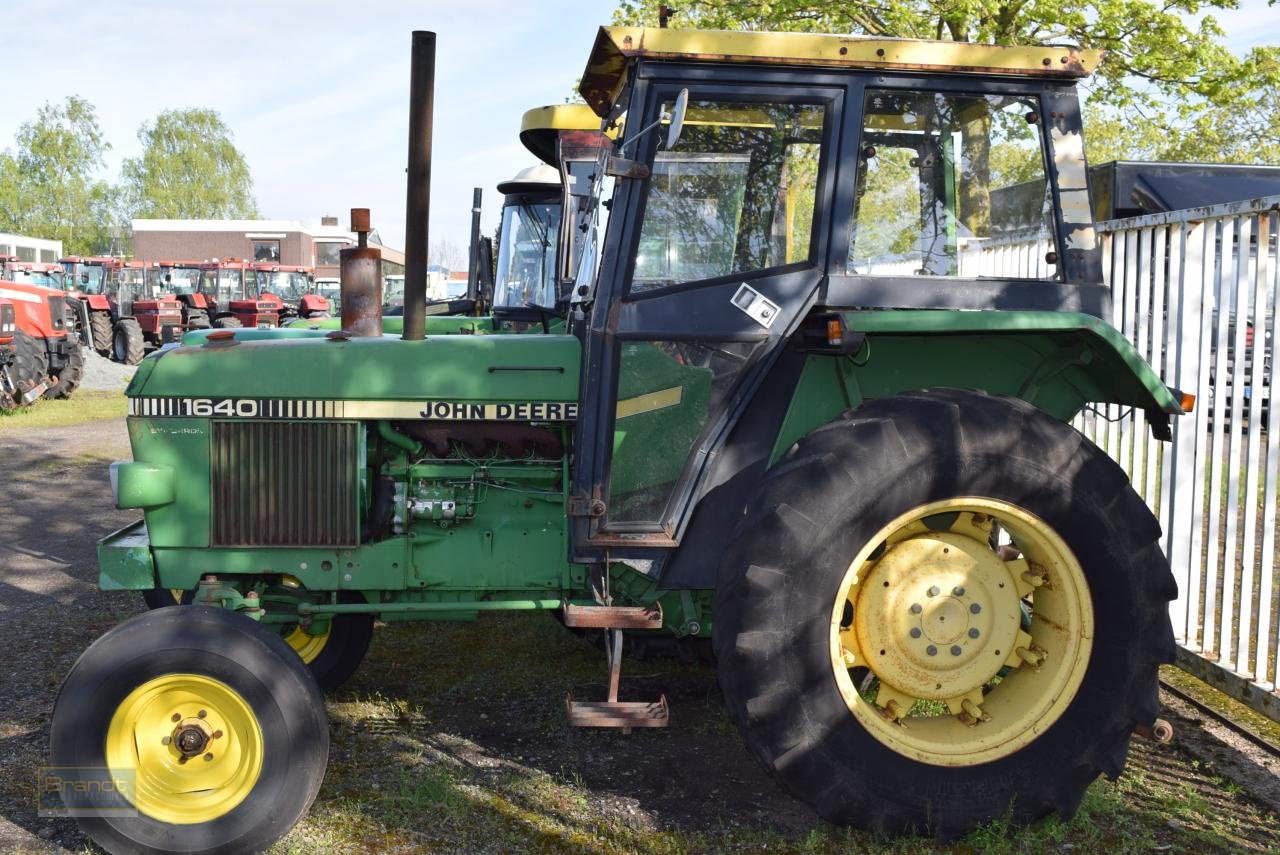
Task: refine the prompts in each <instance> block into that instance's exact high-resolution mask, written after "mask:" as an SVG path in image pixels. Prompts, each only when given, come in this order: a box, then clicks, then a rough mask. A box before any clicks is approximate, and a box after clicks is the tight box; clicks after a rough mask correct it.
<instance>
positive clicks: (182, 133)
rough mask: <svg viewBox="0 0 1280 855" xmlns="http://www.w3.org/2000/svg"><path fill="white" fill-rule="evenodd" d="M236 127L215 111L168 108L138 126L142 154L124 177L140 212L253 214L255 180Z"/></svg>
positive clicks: (177, 216)
mask: <svg viewBox="0 0 1280 855" xmlns="http://www.w3.org/2000/svg"><path fill="white" fill-rule="evenodd" d="M231 136H232V135H231V129H230V128H228V127H227V125H226V123H224V122H223V121H222V117H221V116H219V115H218V114H217V112H216V111H214V110H202V109H188V110H165V111H163V112H162V113H160V115H158V116H156V118H155V120H154V121H151V122H147V123H146V124H144V125H143V126H142V127H141V128H140V129H139V130H138V140H139V141H140V142H141V143H142V146H143V152H142V156H141V157H136V158H128V159H127V160H125V162H124V166H123V168H122V170H121V176H122V178H123V182H124V192H125V194H126V198H127V201H128V206H129V209H130V212H131V213H132V215H133V216H135V217H159V218H174V219H186V218H194V219H200V218H210V219H219V218H233V219H235V218H246V219H248V218H252V217H256V216H257V215H258V207H257V204H256V203H255V202H254V199H253V179H252V178H251V177H250V175H249V165H248V163H246V162H245V159H244V155H242V154H241V153H240V150H239V149H237V148H236V146H235V143H234V142H232V139H231Z"/></svg>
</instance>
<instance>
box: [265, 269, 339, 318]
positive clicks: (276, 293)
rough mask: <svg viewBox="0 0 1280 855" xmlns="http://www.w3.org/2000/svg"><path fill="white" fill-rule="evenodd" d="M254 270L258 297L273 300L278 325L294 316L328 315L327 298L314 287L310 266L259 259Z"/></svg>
mask: <svg viewBox="0 0 1280 855" xmlns="http://www.w3.org/2000/svg"><path fill="white" fill-rule="evenodd" d="M254 270H255V271H257V277H258V295H259V298H260V299H262V300H264V301H269V302H273V303H275V306H276V309H275V311H276V316H277V317H278V319H279V320H278V324H277V325H279V324H283V323H285V322H287V321H291V320H293V319H295V318H302V319H303V320H312V319H315V318H327V317H329V314H330V305H329V298H328V297H326V296H324V295H323V294H321V293H320V292H319V291H318V290H317V288H316V277H315V271H314V270H313V269H312V268H310V267H296V266H291V265H287V264H262V263H259V264H255V265H254Z"/></svg>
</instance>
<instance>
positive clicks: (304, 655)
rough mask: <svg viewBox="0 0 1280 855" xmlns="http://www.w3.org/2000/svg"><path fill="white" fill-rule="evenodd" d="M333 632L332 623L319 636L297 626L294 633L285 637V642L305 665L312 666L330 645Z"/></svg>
mask: <svg viewBox="0 0 1280 855" xmlns="http://www.w3.org/2000/svg"><path fill="white" fill-rule="evenodd" d="M331 632H333V623H332V622H330V624H329V626H328V628H327V629H325V631H324V632H322V633H320V634H319V635H311V634H309V633H307V632H306V631H305V630H304V629H303V628H302V627H300V626H295V627H294V628H293V631H292V632H290V633H289V634H288V635H286V636H285V637H284V640H285V643H286V644H288V645H289V646H290V647H292V648H293V650H294V652H295V653H297V654H298V657H299V658H300V659H301V660H302V661H303V662H304V663H306V664H307V665H310V664H311V663H312V662H314V661H315V660H316V657H317V656H319V655H320V651H322V650H324V648H325V645H326V644H328V643H329V634H330V633H331Z"/></svg>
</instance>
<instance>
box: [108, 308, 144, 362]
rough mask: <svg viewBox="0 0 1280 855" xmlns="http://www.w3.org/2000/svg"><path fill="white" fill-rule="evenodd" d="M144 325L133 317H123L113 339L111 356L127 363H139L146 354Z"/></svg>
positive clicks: (117, 325)
mask: <svg viewBox="0 0 1280 855" xmlns="http://www.w3.org/2000/svg"><path fill="white" fill-rule="evenodd" d="M146 352H147V345H146V341H145V339H144V338H143V337H142V327H141V326H139V325H138V322H137V321H136V320H134V319H133V318H121V319H120V322H119V323H117V324H116V329H115V333H114V334H113V336H112V341H111V358H112V359H114V360H115V361H116V362H122V363H124V364H125V365H137V364H138V363H139V362H141V361H142V357H143V356H144V355H146Z"/></svg>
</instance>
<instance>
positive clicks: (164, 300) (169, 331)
mask: <svg viewBox="0 0 1280 855" xmlns="http://www.w3.org/2000/svg"><path fill="white" fill-rule="evenodd" d="M168 275H169V282H170V283H172V282H173V275H172V272H169V273H168ZM178 281H179V282H180V283H182V282H185V281H186V277H184V276H181V275H180V276H179V278H178ZM163 284H165V283H164V274H163V273H159V272H156V268H153V267H152V266H151V265H149V264H147V263H146V262H141V261H126V262H123V263H122V264H121V266H120V269H119V270H118V271H117V280H116V288H115V292H114V300H113V305H114V311H113V324H112V330H111V354H110V355H111V358H112V359H114V360H115V361H116V362H122V363H124V364H126V365H137V364H138V363H139V362H141V361H142V358H143V357H144V356H146V354H147V351H148V350H151V349H154V348H157V347H161V346H162V345H165V344H168V343H169V342H172V341H177V340H178V339H179V338H181V337H182V331H183V330H184V329H185V328H186V324H187V319H186V318H185V317H184V314H183V310H184V304H183V303H182V302H181V301H180V300H179V299H178V297H177V295H175V294H173V293H165V292H163V291H161V290H160V288H161V286H162V285H163ZM179 287H183V286H182V285H180V286H179ZM195 317H196V320H197V322H198V321H200V320H207V315H204V314H202V313H200V312H197V313H196V315H195Z"/></svg>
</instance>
